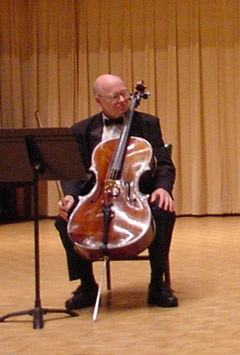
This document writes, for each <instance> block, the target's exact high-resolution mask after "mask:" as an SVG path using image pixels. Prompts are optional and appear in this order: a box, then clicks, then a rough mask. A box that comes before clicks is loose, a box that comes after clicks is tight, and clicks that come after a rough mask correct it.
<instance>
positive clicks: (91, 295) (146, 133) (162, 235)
mask: <svg viewBox="0 0 240 355" xmlns="http://www.w3.org/2000/svg"><path fill="white" fill-rule="evenodd" d="M93 91H94V95H95V100H96V103H97V104H98V105H99V106H100V107H101V112H100V113H97V114H95V115H94V116H92V117H88V118H86V119H84V120H82V121H80V122H78V123H76V124H74V125H73V127H72V131H73V134H74V135H76V137H77V141H78V145H79V150H80V152H81V155H82V158H83V162H84V165H85V168H86V170H87V171H88V169H89V168H90V166H91V155H92V152H93V150H94V148H95V147H96V146H97V144H98V143H99V142H100V141H103V140H108V139H112V138H118V137H119V135H120V133H121V127H122V124H123V121H124V114H125V113H126V112H127V111H128V109H129V105H130V104H129V103H130V93H129V90H128V89H127V87H126V85H125V83H124V82H123V80H122V79H121V78H120V77H118V76H116V75H112V74H103V75H101V76H99V77H98V78H97V79H96V81H95V83H94V87H93ZM130 136H136V137H142V138H144V139H145V140H147V141H148V142H149V143H150V144H151V146H152V148H153V154H154V156H155V158H156V161H157V166H156V171H155V173H154V175H153V176H152V177H151V180H150V181H149V180H148V181H147V182H145V183H144V184H143V186H141V189H142V191H143V192H144V193H148V194H149V196H150V197H149V204H150V207H151V212H152V216H153V218H154V221H155V226H156V231H155V238H154V241H153V242H152V244H151V245H150V247H149V257H150V270H151V274H150V283H149V288H148V303H149V304H150V305H156V306H160V307H175V306H178V300H177V297H176V296H175V295H174V294H173V292H172V290H171V288H170V287H169V285H168V284H167V283H166V282H165V281H164V280H163V274H164V270H165V269H166V265H165V264H166V261H167V257H168V254H169V250H170V244H171V239H172V231H173V228H174V223H175V212H174V201H173V197H172V189H173V185H174V181H175V167H174V164H173V162H172V160H171V158H170V156H169V154H168V153H167V151H166V149H165V148H164V142H163V138H162V133H161V128H160V123H159V118H158V117H155V116H152V115H149V114H146V113H141V112H139V111H134V115H133V121H132V125H131V129H130ZM69 154H71V152H69ZM93 185H94V176H93V175H91V176H90V178H89V181H88V182H87V183H85V182H82V181H65V182H62V186H63V191H64V198H63V199H62V200H61V201H59V202H58V208H59V216H58V217H57V219H56V228H57V229H58V231H59V234H60V237H61V240H62V243H63V246H64V248H65V251H66V257H67V264H68V271H69V279H70V281H72V280H80V285H79V286H78V287H77V289H76V290H75V291H74V292H73V295H72V297H71V298H69V299H68V300H67V301H66V303H65V306H66V308H67V309H80V308H85V307H89V306H93V305H94V304H95V300H96V297H97V292H98V285H97V283H96V280H95V277H94V274H93V267H92V262H91V261H89V260H86V259H84V258H82V257H81V256H80V255H79V254H78V253H77V252H76V251H75V250H74V247H73V244H72V242H71V240H70V238H69V235H68V232H67V223H68V219H69V215H70V213H71V211H72V210H73V207H74V206H75V205H76V203H77V201H78V196H80V195H83V194H86V193H88V192H89V190H91V188H92V187H93Z"/></svg>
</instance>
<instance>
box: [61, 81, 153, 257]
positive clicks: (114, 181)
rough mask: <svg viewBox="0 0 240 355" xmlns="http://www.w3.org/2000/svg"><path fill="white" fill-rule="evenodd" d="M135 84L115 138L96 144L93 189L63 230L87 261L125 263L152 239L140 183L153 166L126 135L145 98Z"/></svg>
mask: <svg viewBox="0 0 240 355" xmlns="http://www.w3.org/2000/svg"><path fill="white" fill-rule="evenodd" d="M145 89H146V86H145V85H144V83H143V82H138V83H137V85H136V92H135V93H134V94H133V95H132V96H131V104H130V108H129V110H128V111H127V113H126V117H125V122H124V125H123V128H122V131H121V134H120V137H119V138H118V139H110V140H107V141H103V142H100V143H99V144H98V145H97V146H96V147H95V149H94V151H93V153H92V165H91V167H90V169H89V170H90V171H91V172H92V173H93V174H94V175H95V178H96V179H95V181H96V182H95V185H94V187H93V188H92V190H91V191H90V192H89V193H88V194H87V195H85V196H80V197H79V201H78V204H77V206H76V207H75V209H74V210H73V212H72V214H71V215H70V218H69V222H68V226H67V230H68V234H69V237H70V239H71V240H72V242H73V244H74V248H75V250H76V251H77V253H79V254H80V255H81V256H82V257H84V258H85V259H88V260H91V261H97V260H103V259H104V258H108V259H112V260H113V259H114V260H117V259H124V258H129V257H131V256H135V255H137V254H139V253H140V252H142V251H143V250H145V249H146V248H147V247H148V246H149V245H150V244H151V242H152V240H153V238H154V229H155V225H154V221H153V219H152V215H151V210H150V207H149V203H148V198H149V195H145V194H143V193H141V191H140V189H139V181H140V179H141V177H142V176H144V175H146V174H149V173H151V172H152V170H153V167H154V165H155V159H154V157H153V151H152V147H151V145H150V143H149V142H148V141H146V140H145V139H143V138H140V137H134V136H129V131H130V127H131V123H132V118H133V113H134V110H135V108H136V107H137V106H138V105H139V103H140V100H141V99H142V98H143V99H147V98H148V96H149V95H150V93H149V92H145Z"/></svg>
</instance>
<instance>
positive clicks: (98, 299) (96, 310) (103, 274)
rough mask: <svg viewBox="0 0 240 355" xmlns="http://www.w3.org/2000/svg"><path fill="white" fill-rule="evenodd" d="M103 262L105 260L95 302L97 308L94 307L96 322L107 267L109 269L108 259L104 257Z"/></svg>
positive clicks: (94, 319)
mask: <svg viewBox="0 0 240 355" xmlns="http://www.w3.org/2000/svg"><path fill="white" fill-rule="evenodd" d="M103 260H104V263H103V270H102V275H101V279H100V282H99V286H98V294H97V298H96V302H95V306H94V311H93V321H94V322H95V321H96V320H97V315H98V309H99V303H100V296H101V291H102V285H103V281H104V276H105V273H106V267H107V257H104V259H103Z"/></svg>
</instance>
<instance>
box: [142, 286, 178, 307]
mask: <svg viewBox="0 0 240 355" xmlns="http://www.w3.org/2000/svg"><path fill="white" fill-rule="evenodd" d="M148 303H149V304H151V305H155V306H159V307H177V306H178V299H177V297H175V296H174V295H173V292H172V290H171V289H170V287H169V286H168V284H167V283H166V282H163V283H162V285H161V286H158V287H156V286H155V285H150V286H149V292H148Z"/></svg>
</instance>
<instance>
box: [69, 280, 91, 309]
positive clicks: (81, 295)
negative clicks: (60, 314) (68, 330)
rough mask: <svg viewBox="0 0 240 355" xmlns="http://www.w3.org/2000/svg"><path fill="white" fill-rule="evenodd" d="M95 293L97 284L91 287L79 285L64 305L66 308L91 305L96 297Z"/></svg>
mask: <svg viewBox="0 0 240 355" xmlns="http://www.w3.org/2000/svg"><path fill="white" fill-rule="evenodd" d="M97 293H98V285H97V284H95V285H93V286H91V287H86V286H85V287H84V286H79V287H78V288H77V289H76V290H75V291H74V292H73V296H72V297H71V298H69V299H68V300H67V301H66V302H65V307H66V308H67V309H80V308H85V307H90V306H93V305H94V304H95V301H96V298H97Z"/></svg>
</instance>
